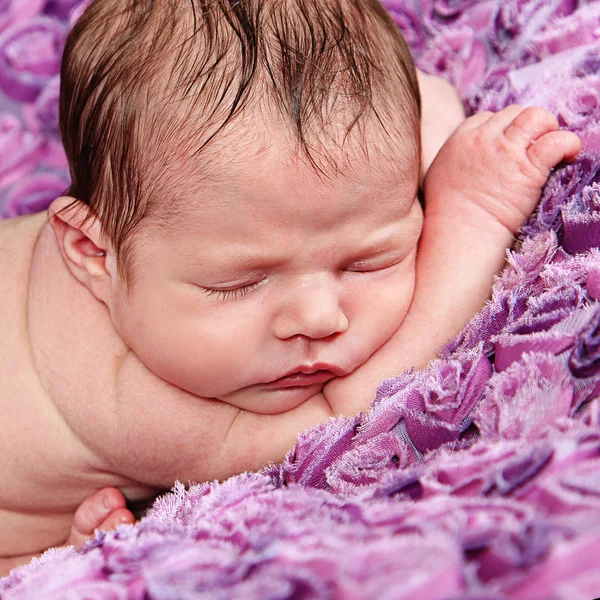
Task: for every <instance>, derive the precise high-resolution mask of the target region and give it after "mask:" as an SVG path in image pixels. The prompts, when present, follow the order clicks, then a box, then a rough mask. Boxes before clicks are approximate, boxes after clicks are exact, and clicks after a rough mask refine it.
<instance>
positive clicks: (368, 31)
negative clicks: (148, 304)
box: [60, 0, 420, 274]
mask: <svg viewBox="0 0 600 600" xmlns="http://www.w3.org/2000/svg"><path fill="white" fill-rule="evenodd" d="M263 99H264V100H263ZM257 105H258V106H261V107H263V108H262V109H263V110H264V106H266V105H268V106H269V110H271V111H272V112H274V113H275V114H277V115H278V116H279V117H280V118H281V119H283V120H284V121H287V122H288V123H289V124H290V125H291V128H290V129H291V130H292V131H294V132H295V136H296V139H297V141H298V145H299V150H300V151H302V152H303V153H304V155H305V156H306V157H307V158H308V159H309V160H310V162H311V163H312V164H313V166H314V167H315V168H316V169H317V170H318V171H319V172H320V173H322V174H323V175H324V176H326V174H327V171H328V169H331V168H333V169H334V170H336V161H335V158H334V156H335V152H330V151H328V148H330V147H331V146H332V145H333V146H335V148H336V149H337V151H338V154H339V150H340V148H341V147H343V145H344V143H345V142H346V139H347V138H348V136H350V135H353V136H354V137H355V138H357V137H358V138H361V137H362V138H363V139H364V136H361V132H363V130H364V124H365V122H366V119H367V116H369V115H370V116H371V117H374V118H372V119H370V121H372V122H374V123H376V124H378V126H380V127H381V129H382V131H384V132H385V133H387V134H388V135H391V133H392V131H393V132H394V133H397V134H399V135H400V136H401V139H402V140H403V141H404V142H405V143H411V144H412V149H414V155H415V156H419V155H420V139H419V123H420V99H419V91H418V84H417V79H416V73H415V69H414V65H413V62H412V59H411V56H410V52H409V50H408V48H407V46H406V44H405V42H404V40H403V38H402V36H401V34H400V32H399V30H398V28H397V27H396V25H395V24H394V22H393V21H392V19H391V18H390V16H389V15H388V14H387V13H386V12H385V10H384V9H383V8H382V6H381V5H380V4H379V2H378V1H377V0H94V1H93V2H92V3H91V4H90V5H89V7H88V8H87V9H86V10H85V12H84V13H83V15H82V16H81V18H80V19H79V20H78V21H77V23H76V24H75V26H74V27H73V30H72V31H71V33H70V35H69V37H68V39H67V44H66V47H65V51H64V56H63V62H62V70H61V91H60V131H61V135H62V139H63V143H64V146H65V150H66V153H67V157H68V160H69V165H70V171H71V178H72V185H71V187H70V189H69V194H70V195H72V196H74V197H75V198H77V199H79V200H81V201H82V202H83V203H84V204H86V205H88V207H89V214H90V216H91V215H95V216H96V217H97V218H98V219H99V221H100V223H101V226H102V228H103V231H104V233H105V234H106V235H107V236H108V238H109V239H110V241H111V243H112V244H113V247H114V248H115V251H116V253H117V255H118V256H119V258H120V261H119V263H118V264H119V271H120V273H121V274H123V268H124V267H123V263H127V262H128V261H129V254H130V244H129V243H128V242H129V241H130V239H131V234H132V232H133V231H134V230H135V228H136V227H137V226H138V224H139V223H140V222H141V221H142V220H143V219H144V218H145V217H146V216H148V215H151V214H153V211H154V209H155V208H156V207H157V206H159V205H163V208H164V205H165V203H167V204H168V198H169V197H170V196H169V190H172V189H173V187H172V186H173V185H176V184H177V180H178V176H179V179H180V171H181V163H182V161H183V160H185V161H186V162H187V163H189V164H190V165H192V166H191V168H192V169H193V170H194V171H196V172H197V174H199V175H201V174H202V164H203V161H206V160H209V157H207V156H206V153H205V152H204V150H205V148H206V147H207V146H208V145H209V144H210V142H211V141H212V140H213V139H215V137H217V136H219V135H220V134H222V132H223V131H224V130H225V129H226V128H227V126H228V125H229V124H230V123H232V122H233V121H235V120H236V118H237V117H238V116H239V115H241V114H243V113H244V112H248V111H249V110H254V109H256V107H257ZM340 123H341V124H342V130H343V131H344V135H343V139H342V140H341V144H340V143H339V140H338V142H336V141H335V139H334V137H335V136H334V135H333V134H332V133H331V131H333V129H335V131H339V125H340ZM331 124H335V125H336V127H335V128H332V127H331ZM331 141H333V142H334V143H333V144H331V143H327V142H331ZM365 154H366V148H365ZM200 155H202V159H203V160H198V158H199V157H200ZM188 159H192V160H188ZM417 160H418V158H417ZM179 183H181V182H179ZM158 199H164V201H165V202H162V201H161V202H158V201H157V200H158ZM171 206H174V205H173V204H172V205H171Z"/></svg>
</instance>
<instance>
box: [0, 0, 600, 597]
mask: <svg viewBox="0 0 600 600" xmlns="http://www.w3.org/2000/svg"><path fill="white" fill-rule="evenodd" d="M18 2H19V7H21V6H23V10H22V11H21V10H19V11H15V10H14V6H15V5H16V0H15V1H14V2H10V1H5V2H4V3H0V15H2V17H1V18H0V22H2V23H4V24H3V25H0V69H2V73H1V74H0V88H2V89H3V90H4V87H7V88H8V89H10V90H11V92H10V93H12V94H13V96H11V98H13V100H15V101H18V104H15V105H14V106H13V108H14V107H15V106H16V109H15V110H14V111H13V113H14V114H12V115H8V114H4V115H2V116H0V192H1V193H3V194H4V196H3V198H4V212H5V214H21V213H23V212H30V211H34V210H39V209H40V208H41V207H42V206H43V205H44V203H45V202H47V201H48V200H49V199H50V198H51V197H52V195H56V193H57V190H58V189H59V188H60V186H61V185H63V183H64V185H65V186H66V185H67V184H68V178H67V176H66V171H65V168H64V164H63V163H61V155H60V147H58V149H57V146H56V137H55V136H56V98H57V95H56V94H57V89H58V83H57V79H56V77H57V73H56V71H55V69H56V62H54V58H53V56H54V55H53V53H52V52H53V51H54V50H55V49H56V48H57V47H58V45H59V44H60V39H61V36H62V35H64V31H65V29H64V28H65V27H66V25H65V23H66V22H67V20H68V19H69V14H71V11H72V10H74V9H77V6H78V3H77V2H75V1H68V0H65V1H64V2H59V1H56V0H55V1H52V2H51V1H48V2H43V1H41V0H39V1H34V0H30V1H27V0H18ZM25 6H27V9H25ZM386 6H387V8H388V9H389V10H390V11H391V13H392V14H393V16H394V18H395V19H396V21H397V22H398V24H399V25H400V27H401V28H402V29H403V31H404V33H405V35H406V38H407V40H408V41H409V43H410V45H411V47H412V49H413V51H414V53H415V56H416V59H417V62H418V64H419V66H420V68H422V69H423V70H425V71H426V72H429V73H436V74H441V75H443V76H445V77H447V78H448V79H450V80H451V81H452V82H453V83H454V84H455V85H456V86H457V87H458V88H459V90H460V92H461V94H462V96H463V98H464V99H465V102H466V105H467V107H468V108H469V110H470V111H472V112H476V111H480V110H498V109H500V108H502V107H503V106H505V105H507V104H509V103H513V102H519V103H521V104H525V105H527V104H538V105H542V106H544V107H546V108H548V109H550V110H552V111H553V112H554V113H555V114H557V115H558V117H559V120H560V122H561V124H562V125H563V126H564V127H568V128H569V129H571V130H573V131H576V132H577V133H578V134H579V135H580V136H581V138H582V140H583V145H584V151H583V152H582V154H581V156H580V157H578V159H577V160H576V161H575V162H574V163H573V164H571V165H568V166H561V167H560V168H557V169H556V170H555V172H554V173H553V174H552V176H551V178H550V180H549V182H548V184H547V185H546V187H545V189H544V192H543V196H542V199H541V202H540V205H539V209H538V210H537V212H536V213H535V214H534V216H533V217H532V218H531V219H530V221H529V222H528V223H527V225H526V226H525V227H524V228H523V232H522V235H521V236H520V239H519V243H518V245H517V247H516V248H515V249H514V250H513V251H511V252H510V253H509V255H508V264H507V267H506V269H505V270H504V272H503V273H502V275H501V276H500V277H499V278H498V279H497V281H496V284H495V286H494V289H493V293H492V297H491V300H490V301H489V302H488V304H487V305H486V306H485V307H484V308H483V309H482V310H481V311H480V313H479V314H478V315H477V316H476V317H474V318H473V319H472V320H471V322H470V323H469V324H468V325H467V326H466V327H465V329H464V330H463V332H462V333H461V334H460V335H459V336H457V338H456V339H455V340H453V341H452V342H450V343H449V344H448V345H447V346H446V347H445V348H444V349H443V350H442V352H441V357H440V358H439V359H438V360H435V361H433V362H432V363H431V364H430V365H429V366H428V367H427V368H426V369H424V370H422V371H419V372H408V373H404V374H399V376H398V377H396V378H392V379H390V380H388V381H386V382H383V383H382V384H381V386H380V388H379V391H378V393H377V397H376V398H375V400H374V402H373V405H372V408H371V410H370V411H369V412H368V413H365V414H361V415H358V416H356V417H353V418H341V417H340V418H335V419H331V420H330V421H328V422H327V423H324V424H322V425H320V426H318V427H315V428H313V429H311V430H309V431H306V432H304V433H302V434H301V435H300V436H299V438H298V443H297V445H296V446H295V447H294V448H293V449H292V450H291V451H290V453H289V454H288V456H287V457H286V459H285V461H284V462H283V463H282V464H278V465H270V466H269V467H267V468H265V469H264V470H263V471H262V472H260V473H254V474H243V475H240V476H237V477H233V478H231V479H229V480H228V481H226V482H224V483H221V484H219V483H216V482H213V483H203V484H199V485H192V486H191V487H189V488H186V487H184V486H183V485H182V484H179V483H178V484H176V485H175V487H174V489H173V491H172V492H171V493H169V494H166V495H165V496H163V497H161V498H159V499H158V500H157V501H156V502H155V504H154V506H153V508H152V510H151V511H150V513H149V515H148V516H147V517H146V518H144V519H143V520H142V521H141V522H140V523H139V524H137V525H136V526H133V527H125V526H124V527H121V528H119V529H118V530H117V531H116V532H113V533H108V534H106V533H100V534H99V535H98V537H97V538H96V539H95V540H94V541H92V542H90V543H89V544H88V545H87V547H86V548H85V549H84V551H83V552H80V553H77V552H75V551H74V550H73V549H59V550H52V551H49V552H47V553H46V554H44V555H43V556H42V557H41V558H40V559H38V560H34V561H33V562H32V563H31V564H30V565H28V566H26V567H23V568H20V569H17V570H15V571H13V573H12V574H11V575H10V576H9V577H8V578H6V579H4V580H2V581H1V582H0V596H1V598H2V600H23V599H28V598H32V599H33V598H36V599H37V598H45V599H49V600H52V599H58V598H60V599H65V598H69V599H72V600H83V599H90V598H94V599H112V600H116V599H128V600H130V599H139V600H142V599H147V598H160V599H171V598H172V599H188V598H189V599H192V598H194V599H196V598H232V597H236V598H248V599H252V598H260V599H266V598H273V599H274V598H356V599H360V598H389V599H394V600H396V599H402V598H407V599H408V598H411V599H415V598H419V599H432V600H433V599H445V600H458V599H471V600H475V599H479V600H483V599H486V600H494V599H496V600H502V599H507V598H515V599H523V600H535V599H540V600H541V599H543V600H552V599H563V598H564V599H567V598H568V599H569V600H573V599H585V600H589V599H591V598H595V597H598V596H600V571H599V570H598V568H597V566H598V560H597V549H598V547H599V544H600V305H599V304H598V300H599V299H600V251H599V250H598V249H597V247H598V246H599V244H600V188H599V185H600V169H599V166H600V75H599V73H600V2H588V3H585V2H577V1H576V0H553V1H552V2H548V1H546V0H483V1H475V0H402V1H399V0H387V2H386ZM48 19H50V20H51V21H52V23H53V24H52V25H50V24H49V21H48ZM19 36H32V38H31V39H33V40H34V41H35V43H34V44H33V45H31V46H27V48H30V49H31V51H30V52H29V51H28V52H24V53H23V54H22V55H21V54H19V55H18V60H17V59H15V58H14V57H15V56H17V55H16V54H15V51H14V48H20V47H22V46H23V44H24V41H23V39H25V38H21V41H19V39H20V38H19ZM26 39H29V38H26ZM35 48H38V49H41V48H44V57H43V60H38V58H39V57H38V58H36V56H35V54H36V50H35ZM50 50H52V52H51V51H50ZM11 53H12V54H11ZM2 57H4V58H2ZM36 90H37V91H36Z"/></svg>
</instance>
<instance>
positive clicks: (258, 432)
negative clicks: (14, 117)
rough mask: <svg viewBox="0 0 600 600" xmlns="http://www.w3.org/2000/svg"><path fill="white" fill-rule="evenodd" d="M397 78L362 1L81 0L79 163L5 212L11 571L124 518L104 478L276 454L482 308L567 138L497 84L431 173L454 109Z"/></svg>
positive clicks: (73, 137)
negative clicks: (504, 97) (18, 211)
mask: <svg viewBox="0 0 600 600" xmlns="http://www.w3.org/2000/svg"><path fill="white" fill-rule="evenodd" d="M418 82H419V80H418V79H417V74H416V71H415V69H414V66H413V63H412V60H411V57H410V54H409V51H408V49H407V47H406V45H405V43H404V41H403V40H402V38H401V36H400V34H399V32H398V30H397V28H396V27H395V25H394V23H393V21H392V20H391V19H390V17H389V16H388V15H387V14H386V13H385V11H384V10H383V9H382V8H381V6H380V5H379V4H378V3H377V1H376V0H237V1H235V2H234V1H231V0H212V1H207V0H190V1H189V2H181V1H180V0H162V1H161V2H155V1H152V0H96V1H95V2H92V4H91V5H90V6H89V7H88V9H87V10H86V11H85V13H84V14H83V16H82V17H81V19H80V20H79V21H78V22H77V24H76V25H75V27H74V29H73V31H72V33H71V35H70V36H69V39H68V41H67V46H66V49H65V54H64V59H63V67H62V88H61V106H60V126H61V132H62V137H63V141H64V145H65V149H66V152H67V156H68V159H69V164H70V169H71V177H72V182H73V183H72V186H71V188H70V190H69V192H68V195H67V196H65V197H61V198H58V199H56V200H55V201H54V202H53V203H52V205H51V207H50V209H49V211H48V214H38V215H33V216H29V217H23V218H19V219H13V220H9V221H5V222H3V223H0V249H1V250H0V282H1V283H0V285H1V286H2V288H3V291H2V294H1V296H0V297H1V298H2V310H1V311H0V315H1V316H0V331H1V332H2V344H1V345H0V353H1V355H2V360H1V361H0V380H1V382H2V390H3V394H2V397H1V402H2V404H1V405H0V410H1V411H2V423H3V435H2V442H1V443H2V456H3V470H2V482H1V483H2V490H3V494H2V496H1V498H0V555H1V556H2V557H4V564H3V566H4V572H6V571H7V570H8V569H9V568H10V567H12V566H14V565H16V564H19V563H21V562H24V561H25V560H27V559H28V558H30V557H31V556H32V555H34V554H35V553H39V552H40V551H43V550H44V549H46V548H48V547H50V546H56V545H60V544H62V543H65V542H67V543H75V544H80V543H82V542H83V541H84V540H85V539H87V538H88V537H89V536H90V535H91V534H92V533H93V530H94V528H95V527H102V528H111V527H114V526H115V525H116V524H118V523H120V522H131V521H132V520H133V516H132V514H131V513H130V512H129V510H128V509H127V508H126V507H125V498H127V499H128V500H129V501H133V502H135V501H139V500H143V499H144V498H148V497H151V496H152V495H153V494H155V493H156V492H157V491H158V490H162V489H164V488H168V487H169V486H171V485H172V484H173V482H174V481H175V480H176V479H180V480H183V481H188V480H194V481H203V480H211V479H215V478H219V479H222V478H226V477H228V476H230V475H232V474H235V473H240V472H243V471H245V470H250V469H257V468H259V467H261V466H262V465H264V464H266V463H267V462H268V461H270V460H280V459H282V458H283V456H284V455H285V453H286V451H287V450H289V448H290V447H291V446H293V444H294V443H295V440H296V435H297V434H298V433H299V432H300V431H302V430H303V429H306V428H308V427H311V426H313V425H315V424H317V423H320V422H323V421H325V420H326V419H328V418H329V417H331V416H333V415H348V414H352V413H355V412H358V411H361V410H366V409H368V407H369V404H370V401H371V400H372V398H373V394H374V392H375V389H376V387H377V384H378V382H379V381H380V380H381V379H383V378H385V377H387V376H390V375H394V374H397V373H399V372H401V371H402V370H403V369H405V368H409V367H411V366H416V367H419V366H422V365H423V364H425V363H426V362H427V360H429V359H430V358H432V357H433V356H434V355H435V348H436V347H438V346H439V345H440V344H441V343H443V342H444V341H445V340H446V339H448V338H449V337H450V336H451V335H453V334H454V333H456V331H457V330H458V329H459V328H460V327H461V326H462V325H463V324H464V322H465V321H466V320H467V319H468V318H469V317H470V316H472V314H473V313H474V312H475V311H476V310H477V309H479V308H480V307H481V305H482V303H483V302H484V300H485V299H486V297H487V296H488V294H489V292H490V288H491V284H492V280H493V275H494V273H495V272H496V271H498V270H499V269H500V268H501V266H502V263H503V260H504V256H505V251H506V248H507V247H509V246H510V244H511V242H512V240H513V235H514V234H515V233H516V232H517V230H518V229H519V227H520V226H521V225H522V224H523V222H524V221H525V220H526V219H527V217H528V216H529V215H530V214H531V212H532V211H533V209H534V207H535V205H536V203H537V201H538V200H539V196H540V191H541V188H542V186H543V185H544V183H545V181H546V179H547V177H548V175H549V173H550V170H551V169H552V167H554V166H555V165H556V164H557V163H559V162H560V161H562V160H568V159H571V158H572V157H574V156H575V155H576V154H577V153H578V152H579V150H580V142H579V139H578V138H577V136H575V135H574V134H572V133H569V132H565V131H560V130H559V129H558V124H557V122H556V119H555V118H554V117H553V116H552V115H550V114H549V113H547V112H546V111H543V110H541V109H536V108H528V109H523V108H521V107H517V106H513V107H509V108H507V109H505V110H503V111H501V112H500V113H497V114H495V115H493V114H491V113H481V114H478V115H475V116H474V117H471V118H470V119H467V120H466V121H464V122H463V123H462V124H461V125H460V126H459V127H458V129H457V130H456V132H455V133H454V134H453V135H452V136H451V137H450V139H449V140H448V141H447V142H446V143H445V144H444V145H443V147H442V149H441V150H440V152H439V154H438V156H437V158H436V159H435V161H434V162H433V164H432V165H431V168H429V169H428V168H427V167H428V166H429V162H430V161H431V159H432V158H433V156H434V155H435V154H436V152H437V150H438V148H439V147H440V145H441V144H442V142H443V141H444V140H445V139H446V137H448V134H449V133H450V131H451V130H453V129H454V128H455V127H456V125H458V124H459V122H460V120H461V119H462V111H461V108H460V104H459V103H458V101H457V100H456V96H455V95H453V93H452V92H451V91H449V88H448V87H446V86H444V84H443V83H441V82H440V81H439V80H436V79H434V78H428V77H426V76H420V83H421V93H422V106H423V148H421V135H420V128H421V108H420V107H421V105H420V94H419V83H418ZM422 152H423V155H424V157H425V158H424V166H423V168H422V165H421V160H420V156H421V154H422ZM421 171H423V172H424V171H427V175H426V178H425V183H424V195H425V206H426V209H425V219H424V221H423V212H422V209H421V205H420V203H419V200H418V189H419V181H420V174H421ZM417 249H418V253H417ZM86 498H87V500H86Z"/></svg>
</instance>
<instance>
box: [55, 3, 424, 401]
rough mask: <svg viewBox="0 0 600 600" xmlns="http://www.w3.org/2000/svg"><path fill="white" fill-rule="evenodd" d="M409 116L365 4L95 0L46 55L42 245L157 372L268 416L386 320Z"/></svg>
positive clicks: (411, 183)
mask: <svg viewBox="0 0 600 600" xmlns="http://www.w3.org/2000/svg"><path fill="white" fill-rule="evenodd" d="M419 112H420V109H419V92H418V85H417V80H416V73H415V69H414V66H413V63H412V60H411V57H410V53H409V51H408V49H407V47H406V45H405V43H404V41H403V40H402V37H401V35H400V33H399V32H398V30H397V28H396V26H395V25H394V23H393V21H392V20H391V18H390V17H389V16H388V15H387V13H386V12H385V11H384V10H383V8H382V7H381V6H380V5H379V3H378V2H377V0H187V1H184V0H160V1H159V2H156V1H154V0H125V1H124V0H95V1H94V2H92V4H91V5H90V6H89V7H88V9H87V10H86V11H85V13H84V14H83V16H82V17H81V19H80V20H79V21H78V22H77V23H76V24H75V27H74V29H73V31H72V33H71V34H70V36H69V38H68V41H67V46H66V49H65V55H64V59H63V67H62V82H61V105H60V128H61V133H62V138H63V142H64V145H65V149H66V152H67V156H68V159H69V164H70V170H71V177H72V186H71V189H70V192H69V195H70V196H71V198H61V199H58V200H57V201H55V203H54V204H53V207H52V210H51V214H52V215H56V217H53V218H52V221H53V226H54V230H55V232H56V233H57V239H58V242H59V245H60V247H61V250H62V255H63V257H64V259H65V262H66V264H67V265H68V267H69V268H70V270H71V272H72V273H73V275H74V276H75V277H77V278H78V279H79V280H80V281H82V283H84V284H85V285H86V286H87V287H88V288H89V290H90V291H91V292H92V293H93V294H94V295H95V296H96V297H97V298H98V300H100V301H102V302H104V303H105V304H106V306H107V307H108V309H109V312H110V315H111V318H112V320H113V323H114V326H115V328H116V330H117V332H118V333H119V335H120V336H121V337H122V338H123V340H124V341H125V342H126V344H127V345H128V346H129V347H130V348H131V349H132V350H133V351H134V352H135V354H136V355H137V356H138V357H139V358H140V360H141V361H142V362H143V363H144V364H145V365H146V366H147V367H148V368H149V369H150V370H151V371H153V372H154V373H155V374H156V375H158V376H160V377H161V378H163V379H165V380H167V381H169V382H170V383H173V384H175V385H177V386H179V387H181V388H183V389H185V390H188V391H190V392H192V393H194V394H196V395H198V396H204V397H210V398H218V399H221V400H224V401H226V402H229V403H231V404H234V405H236V406H240V407H242V408H248V409H249V410H253V411H256V412H264V413H275V412H281V411H284V410H289V409H291V408H293V407H295V406H297V405H299V404H300V403H301V402H303V401H304V400H305V399H306V398H308V397H309V396H311V395H313V394H314V393H316V392H318V391H319V389H320V388H321V387H322V385H323V382H324V381H326V380H327V379H328V378H331V377H333V376H334V375H343V374H346V373H348V372H351V371H352V370H354V369H355V368H357V367H358V366H359V365H360V364H362V363H364V362H365V361H366V360H367V358H368V357H369V356H370V355H371V354H372V353H373V352H374V351H375V350H377V348H379V347H380V346H381V345H383V343H385V341H386V340H387V339H389V337H390V336H391V335H392V334H393V333H394V331H395V330H396V329H397V328H398V326H399V324H400V323H401V322H402V320H403V318H404V316H405V314H406V311H407V309H408V305H409V303H410V300H411V297H412V293H413V288H414V263H415V254H416V245H417V240H418V237H419V234H420V231H421V223H422V214H421V209H420V206H419V203H418V201H417V199H416V196H417V187H418V178H419V168H420V135H419V133H420V115H419ZM73 198H75V199H76V200H77V202H76V203H74V204H72V200H73ZM61 209H62V210H61ZM315 371H316V373H314V372H315ZM299 372H302V373H304V374H305V375H298V373H299ZM311 372H313V374H312V375H310V373H311ZM290 373H296V375H291V376H289V377H288V375H289V374H290ZM307 373H308V374H309V375H307ZM282 378H283V379H282Z"/></svg>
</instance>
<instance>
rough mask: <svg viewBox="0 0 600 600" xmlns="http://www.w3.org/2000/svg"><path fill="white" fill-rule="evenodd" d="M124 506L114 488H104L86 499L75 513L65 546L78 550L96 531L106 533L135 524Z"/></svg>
mask: <svg viewBox="0 0 600 600" xmlns="http://www.w3.org/2000/svg"><path fill="white" fill-rule="evenodd" d="M125 505H126V503H125V497H124V496H123V494H122V493H121V492H120V491H119V490H117V489H116V488H104V489H102V490H100V491H98V492H96V493H95V494H92V495H91V496H90V497H89V498H86V499H85V500H84V501H83V502H82V503H81V504H80V505H79V508H78V509H77V510H76V511H75V515H74V516H73V525H72V527H71V533H70V534H69V539H68V540H67V544H69V545H73V546H75V547H76V548H79V547H81V546H83V544H85V542H87V541H88V540H90V539H92V538H93V537H94V531H95V530H96V529H102V530H104V531H108V530H110V529H114V528H115V527H117V526H118V525H121V524H123V523H133V522H135V518H134V516H133V514H132V513H131V512H130V511H129V510H127V508H126V507H125Z"/></svg>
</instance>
